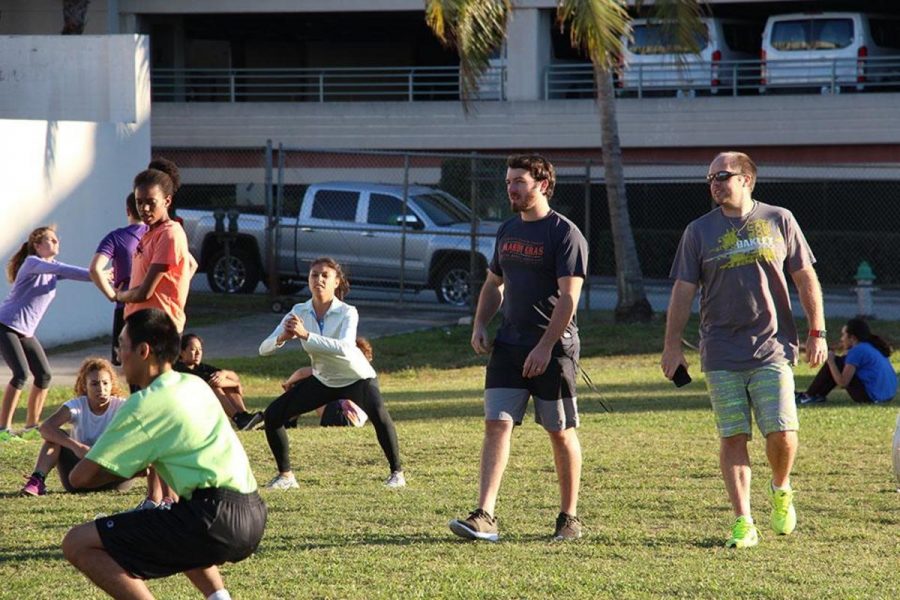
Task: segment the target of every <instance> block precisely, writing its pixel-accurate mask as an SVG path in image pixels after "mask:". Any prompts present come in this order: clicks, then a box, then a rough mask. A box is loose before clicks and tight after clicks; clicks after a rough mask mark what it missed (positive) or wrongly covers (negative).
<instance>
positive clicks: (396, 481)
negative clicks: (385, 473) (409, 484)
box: [384, 471, 406, 489]
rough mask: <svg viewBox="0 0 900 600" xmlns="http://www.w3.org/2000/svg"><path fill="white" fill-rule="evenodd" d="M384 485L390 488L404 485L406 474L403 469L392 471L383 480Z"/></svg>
mask: <svg viewBox="0 0 900 600" xmlns="http://www.w3.org/2000/svg"><path fill="white" fill-rule="evenodd" d="M384 485H385V487H389V488H391V489H397V488H402V487H406V476H405V475H404V474H403V471H393V472H392V473H391V476H390V477H388V480H387V481H385V482H384Z"/></svg>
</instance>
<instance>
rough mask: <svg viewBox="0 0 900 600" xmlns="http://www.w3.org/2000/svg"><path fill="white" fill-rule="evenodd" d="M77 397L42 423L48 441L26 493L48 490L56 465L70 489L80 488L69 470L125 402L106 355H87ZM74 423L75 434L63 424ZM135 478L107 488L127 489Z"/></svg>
mask: <svg viewBox="0 0 900 600" xmlns="http://www.w3.org/2000/svg"><path fill="white" fill-rule="evenodd" d="M75 394H76V396H77V397H76V398H72V399H71V400H69V401H68V402H66V403H65V404H63V405H62V406H60V407H59V409H58V410H57V411H56V412H55V413H53V415H52V416H51V417H50V418H49V419H47V420H46V421H44V422H43V423H42V424H41V426H40V430H39V431H40V433H41V436H42V437H43V438H44V440H45V441H44V445H43V446H41V450H40V452H39V453H38V458H37V464H35V466H34V472H33V473H32V474H31V476H30V477H29V478H28V481H27V482H26V483H25V486H24V487H23V488H22V495H23V496H43V495H44V494H46V493H47V486H46V483H45V478H46V477H47V474H48V473H50V471H51V470H52V469H53V467H56V471H57V473H58V474H59V481H60V483H62V486H63V488H64V489H65V490H66V491H67V492H78V491H80V490H77V489H76V488H75V487H73V486H72V484H71V483H69V473H70V472H71V471H72V469H73V468H74V467H75V465H76V464H77V463H78V461H79V460H81V459H82V458H84V455H85V454H87V452H88V450H90V449H91V446H93V445H94V442H95V441H97V438H99V437H100V434H101V433H103V431H104V430H105V429H106V427H107V426H108V425H109V423H110V421H112V418H113V416H115V414H116V412H117V411H118V410H119V408H120V407H121V406H122V404H124V403H125V400H124V399H123V398H122V390H121V389H120V387H119V380H118V378H117V377H116V372H115V369H113V366H112V364H110V362H109V361H107V360H104V359H102V358H86V359H85V360H84V362H83V363H81V369H79V371H78V377H77V378H76V380H75ZM67 423H71V424H72V434H71V435H69V434H68V433H66V432H65V431H64V430H63V429H62V427H63V426H64V425H66V424H67ZM132 483H133V480H131V479H129V480H127V481H122V482H114V483H111V484H109V485H107V486H106V487H105V488H104V489H116V490H119V491H126V490H128V489H129V488H130V487H131V484H132Z"/></svg>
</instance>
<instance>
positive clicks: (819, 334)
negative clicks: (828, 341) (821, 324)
mask: <svg viewBox="0 0 900 600" xmlns="http://www.w3.org/2000/svg"><path fill="white" fill-rule="evenodd" d="M827 333H828V332H827V331H825V330H824V329H810V330H809V337H814V338H822V339H825V337H826V334H827Z"/></svg>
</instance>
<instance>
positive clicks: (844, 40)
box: [772, 19, 853, 51]
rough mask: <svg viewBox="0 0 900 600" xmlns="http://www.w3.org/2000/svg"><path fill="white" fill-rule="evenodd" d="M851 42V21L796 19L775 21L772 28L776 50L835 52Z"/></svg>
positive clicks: (773, 45) (773, 44)
mask: <svg viewBox="0 0 900 600" xmlns="http://www.w3.org/2000/svg"><path fill="white" fill-rule="evenodd" d="M852 42H853V20H852V19H797V20H796V21H776V22H775V24H774V25H773V26H772V47H773V48H775V49H776V50H783V51H794V50H837V49H839V48H846V47H847V46H849V45H850V44H851V43H852Z"/></svg>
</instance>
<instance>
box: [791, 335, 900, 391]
mask: <svg viewBox="0 0 900 600" xmlns="http://www.w3.org/2000/svg"><path fill="white" fill-rule="evenodd" d="M841 347H842V348H843V349H844V350H845V351H846V355H844V356H837V355H835V353H834V352H829V353H828V360H827V362H826V363H825V365H823V366H822V368H821V369H820V370H819V372H818V373H817V374H816V377H815V379H813V381H812V383H811V384H810V385H809V387H808V388H807V389H806V392H804V393H801V394H798V395H797V402H798V404H812V403H817V402H825V397H826V396H827V395H828V392H830V391H831V390H833V389H834V387H835V386H836V385H839V386H841V387H842V388H845V389H846V390H847V393H848V394H850V397H851V398H853V400H854V401H855V402H860V403H869V404H871V403H873V402H874V403H881V402H889V401H890V400H892V399H893V398H894V395H895V394H896V393H897V374H896V373H895V372H894V367H893V365H891V361H890V358H889V357H890V355H891V352H892V350H891V346H890V345H889V344H888V343H887V342H886V341H884V340H883V339H882V338H880V337H878V336H877V335H874V334H873V333H872V331H871V329H869V324H868V323H866V322H865V321H864V320H863V319H858V318H856V319H850V320H849V321H847V324H846V325H844V326H843V327H842V328H841Z"/></svg>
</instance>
